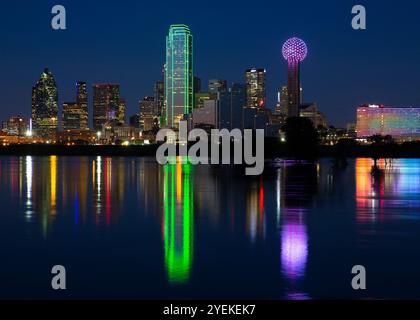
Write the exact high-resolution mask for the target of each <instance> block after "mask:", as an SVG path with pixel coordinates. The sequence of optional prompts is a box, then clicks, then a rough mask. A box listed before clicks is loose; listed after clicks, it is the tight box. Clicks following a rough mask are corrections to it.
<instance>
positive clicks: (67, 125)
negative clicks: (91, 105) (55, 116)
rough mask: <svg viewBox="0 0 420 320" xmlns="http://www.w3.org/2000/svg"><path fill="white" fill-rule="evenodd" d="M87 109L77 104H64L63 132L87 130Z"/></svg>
mask: <svg viewBox="0 0 420 320" xmlns="http://www.w3.org/2000/svg"><path fill="white" fill-rule="evenodd" d="M85 115H86V114H85V109H83V107H82V106H81V105H79V104H78V103H75V102H64V103H63V111H62V129H63V130H86V118H85Z"/></svg>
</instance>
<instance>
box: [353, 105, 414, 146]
mask: <svg viewBox="0 0 420 320" xmlns="http://www.w3.org/2000/svg"><path fill="white" fill-rule="evenodd" d="M356 130H357V137H358V138H367V137H372V136H375V135H381V136H392V137H393V138H394V139H396V140H399V141H414V140H419V139H420V108H395V107H385V106H383V105H364V106H361V107H359V108H357V124H356Z"/></svg>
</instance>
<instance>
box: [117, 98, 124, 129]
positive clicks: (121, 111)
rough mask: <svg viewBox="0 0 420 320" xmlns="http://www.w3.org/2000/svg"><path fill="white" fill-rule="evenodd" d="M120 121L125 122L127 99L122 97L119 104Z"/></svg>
mask: <svg viewBox="0 0 420 320" xmlns="http://www.w3.org/2000/svg"><path fill="white" fill-rule="evenodd" d="M118 122H119V123H120V124H125V100H124V99H121V98H120V103H119V104H118Z"/></svg>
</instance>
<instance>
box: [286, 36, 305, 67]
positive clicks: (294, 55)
mask: <svg viewBox="0 0 420 320" xmlns="http://www.w3.org/2000/svg"><path fill="white" fill-rule="evenodd" d="M307 54H308V47H307V46H306V43H305V42H304V41H303V40H302V39H299V38H290V39H289V40H287V41H286V42H285V43H284V45H283V57H284V58H285V59H286V60H287V61H298V62H301V61H303V60H305V58H306V56H307Z"/></svg>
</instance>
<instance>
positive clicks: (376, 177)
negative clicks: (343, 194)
mask: <svg viewBox="0 0 420 320" xmlns="http://www.w3.org/2000/svg"><path fill="white" fill-rule="evenodd" d="M356 205H357V220H358V221H359V222H368V221H371V222H375V221H377V220H379V221H382V220H384V219H392V218H397V217H398V218H401V217H404V216H405V217H406V218H416V217H417V215H413V216H411V217H407V216H406V214H407V213H409V209H410V208H419V207H420V160H418V159H396V160H386V159H381V160H378V161H377V162H376V164H375V162H374V160H372V159H357V160H356ZM401 207H403V208H405V210H403V211H402V212H401V214H399V215H397V216H396V215H395V214H394V215H387V212H388V211H389V210H388V209H390V208H401Z"/></svg>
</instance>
